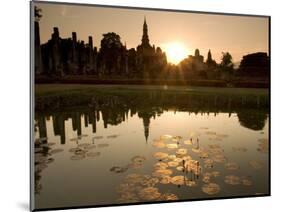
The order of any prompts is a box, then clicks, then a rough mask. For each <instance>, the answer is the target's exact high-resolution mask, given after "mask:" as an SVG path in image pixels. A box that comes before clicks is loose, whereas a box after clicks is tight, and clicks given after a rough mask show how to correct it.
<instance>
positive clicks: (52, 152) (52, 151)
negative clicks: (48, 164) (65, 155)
mask: <svg viewBox="0 0 281 212" xmlns="http://www.w3.org/2000/svg"><path fill="white" fill-rule="evenodd" d="M60 152H63V149H53V150H51V151H50V152H49V153H50V154H57V153H60Z"/></svg>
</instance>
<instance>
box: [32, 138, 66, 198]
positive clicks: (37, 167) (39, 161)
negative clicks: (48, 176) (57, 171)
mask: <svg viewBox="0 0 281 212" xmlns="http://www.w3.org/2000/svg"><path fill="white" fill-rule="evenodd" d="M54 145H55V143H52V142H48V139H47V138H45V137H44V138H37V139H35V142H34V172H35V193H36V194H39V193H40V191H41V189H42V185H41V184H40V179H41V172H42V171H43V170H44V169H46V168H47V167H48V165H49V164H50V163H52V162H54V158H53V157H52V155H53V154H57V153H60V152H63V149H58V148H53V146H54Z"/></svg>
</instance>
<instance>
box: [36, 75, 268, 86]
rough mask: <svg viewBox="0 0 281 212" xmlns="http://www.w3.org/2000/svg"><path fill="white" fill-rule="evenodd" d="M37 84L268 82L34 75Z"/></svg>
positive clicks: (263, 82)
mask: <svg viewBox="0 0 281 212" xmlns="http://www.w3.org/2000/svg"><path fill="white" fill-rule="evenodd" d="M36 83H37V84H51V83H53V84H95V85H101V84H106V85H159V86H161V85H168V86H201V87H236V88H268V87H269V82H268V81H266V80H261V79H233V80H232V81H231V82H227V81H225V80H219V79H217V80H216V79H192V80H184V79H182V80H174V79H169V80H167V79H154V80H153V79H123V78H114V79H108V78H96V77H88V76H87V77H77V76H67V77H64V78H48V77H39V76H37V77H36Z"/></svg>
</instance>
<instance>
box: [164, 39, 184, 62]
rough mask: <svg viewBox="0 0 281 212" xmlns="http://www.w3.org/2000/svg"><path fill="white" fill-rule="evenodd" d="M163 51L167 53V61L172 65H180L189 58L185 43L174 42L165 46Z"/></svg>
mask: <svg viewBox="0 0 281 212" xmlns="http://www.w3.org/2000/svg"><path fill="white" fill-rule="evenodd" d="M163 50H164V51H165V52H166V55H167V60H168V62H170V63H173V64H178V63H179V62H181V61H182V60H183V59H184V58H186V57H187V56H188V53H189V52H188V49H187V48H186V47H185V45H184V44H183V43H180V42H172V43H166V44H164V45H163Z"/></svg>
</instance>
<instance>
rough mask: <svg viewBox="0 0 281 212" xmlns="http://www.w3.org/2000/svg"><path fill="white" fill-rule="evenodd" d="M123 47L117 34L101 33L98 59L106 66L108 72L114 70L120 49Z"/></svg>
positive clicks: (120, 52) (118, 59)
mask: <svg viewBox="0 0 281 212" xmlns="http://www.w3.org/2000/svg"><path fill="white" fill-rule="evenodd" d="M124 49H125V47H124V46H123V45H122V43H121V38H120V36H119V35H118V34H116V33H114V32H109V33H106V34H103V39H102V40H101V48H100V57H101V58H100V59H101V62H102V63H103V64H104V65H105V66H106V67H105V69H106V71H107V72H108V74H111V73H112V72H114V71H115V70H113V69H115V68H116V67H117V65H118V61H120V56H122V50H124Z"/></svg>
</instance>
